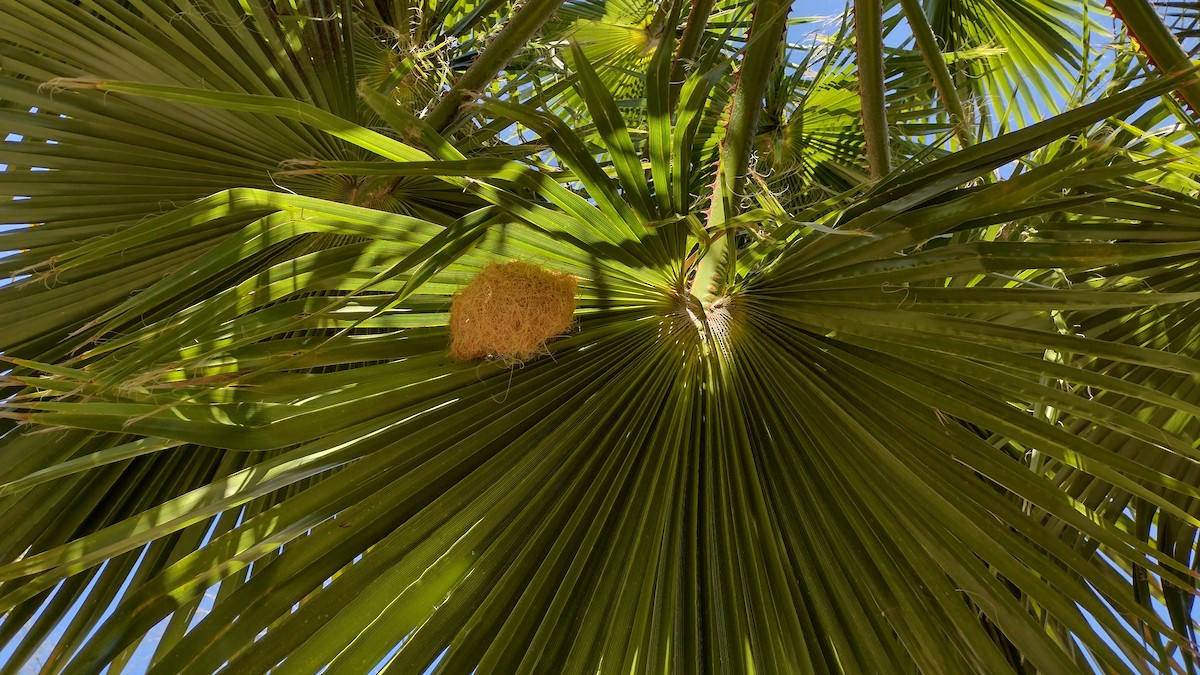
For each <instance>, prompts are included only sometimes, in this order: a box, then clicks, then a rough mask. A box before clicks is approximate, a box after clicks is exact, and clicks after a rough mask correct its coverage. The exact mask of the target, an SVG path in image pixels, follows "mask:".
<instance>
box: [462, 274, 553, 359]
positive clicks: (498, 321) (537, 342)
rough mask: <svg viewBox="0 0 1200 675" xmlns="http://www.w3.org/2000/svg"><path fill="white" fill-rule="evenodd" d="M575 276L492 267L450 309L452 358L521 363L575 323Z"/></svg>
mask: <svg viewBox="0 0 1200 675" xmlns="http://www.w3.org/2000/svg"><path fill="white" fill-rule="evenodd" d="M575 289H576V282H575V277H573V276H571V275H570V274H563V273H562V272H555V271H553V270H548V269H545V268H544V267H538V266H537V265H531V264H529V263H524V262H509V263H490V264H489V265H488V266H487V267H485V268H483V270H482V271H481V272H480V273H479V274H477V275H475V278H474V279H472V280H471V283H469V284H467V287H466V288H464V289H462V291H460V292H459V293H458V294H457V295H455V296H454V302H453V303H452V304H451V305H450V355H451V356H453V357H454V358H455V359H458V360H460V361H466V360H469V359H480V358H488V357H492V358H500V359H504V360H505V361H512V362H524V361H528V360H529V359H531V358H533V357H534V356H536V355H537V354H538V353H539V352H541V351H542V350H543V348H544V346H545V344H546V341H547V340H549V339H550V338H552V337H555V336H557V335H562V334H563V333H565V332H566V331H567V329H568V328H570V327H571V323H572V322H573V321H574V319H575Z"/></svg>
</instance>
